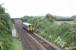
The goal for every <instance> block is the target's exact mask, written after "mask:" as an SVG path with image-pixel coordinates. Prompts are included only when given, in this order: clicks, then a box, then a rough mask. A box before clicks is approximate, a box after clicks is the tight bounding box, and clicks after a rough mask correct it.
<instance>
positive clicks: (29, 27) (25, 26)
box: [23, 23, 34, 33]
mask: <svg viewBox="0 0 76 50" xmlns="http://www.w3.org/2000/svg"><path fill="white" fill-rule="evenodd" d="M23 29H25V30H26V31H28V32H31V33H32V32H33V31H34V29H33V25H32V24H30V23H23Z"/></svg>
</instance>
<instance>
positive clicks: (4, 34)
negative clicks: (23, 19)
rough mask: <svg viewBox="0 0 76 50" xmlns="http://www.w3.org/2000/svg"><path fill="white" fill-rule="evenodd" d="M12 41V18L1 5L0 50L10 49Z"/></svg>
mask: <svg viewBox="0 0 76 50" xmlns="http://www.w3.org/2000/svg"><path fill="white" fill-rule="evenodd" d="M11 43H12V36H11V19H10V16H9V14H8V13H6V12H5V9H4V8H3V7H2V6H1V5H0V50H10V47H11Z"/></svg>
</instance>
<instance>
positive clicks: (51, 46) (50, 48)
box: [31, 33, 61, 50]
mask: <svg viewBox="0 0 76 50" xmlns="http://www.w3.org/2000/svg"><path fill="white" fill-rule="evenodd" d="M31 35H32V36H33V37H34V38H35V39H36V40H38V42H39V43H40V44H41V45H42V46H44V47H45V48H46V50H61V49H60V48H59V47H57V46H56V45H55V44H52V43H50V42H48V41H47V40H46V39H44V38H43V37H41V36H39V35H38V34H36V33H33V34H31Z"/></svg>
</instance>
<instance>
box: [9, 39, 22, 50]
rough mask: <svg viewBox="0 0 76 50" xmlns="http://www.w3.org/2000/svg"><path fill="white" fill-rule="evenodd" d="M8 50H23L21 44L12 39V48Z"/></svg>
mask: <svg viewBox="0 0 76 50" xmlns="http://www.w3.org/2000/svg"><path fill="white" fill-rule="evenodd" d="M10 50H23V48H22V44H21V42H20V41H19V40H18V39H16V38H13V42H12V47H11V49H10Z"/></svg>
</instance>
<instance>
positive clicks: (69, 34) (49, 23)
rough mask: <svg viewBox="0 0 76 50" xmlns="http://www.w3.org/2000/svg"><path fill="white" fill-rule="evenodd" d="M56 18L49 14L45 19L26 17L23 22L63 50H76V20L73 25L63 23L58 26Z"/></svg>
mask: <svg viewBox="0 0 76 50" xmlns="http://www.w3.org/2000/svg"><path fill="white" fill-rule="evenodd" d="M25 19H26V20H25ZM55 19H56V18H55V17H54V16H53V15H49V14H47V15H46V16H45V17H29V16H24V17H23V18H21V20H22V21H23V22H24V21H25V22H29V23H32V24H33V25H34V31H35V32H36V33H37V34H39V35H41V36H42V37H44V38H46V39H47V40H48V41H50V42H53V43H55V44H56V45H58V46H59V47H60V48H62V49H63V50H76V20H75V21H74V23H73V24H70V23H66V22H64V23H62V24H61V25H57V24H56V23H55Z"/></svg>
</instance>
